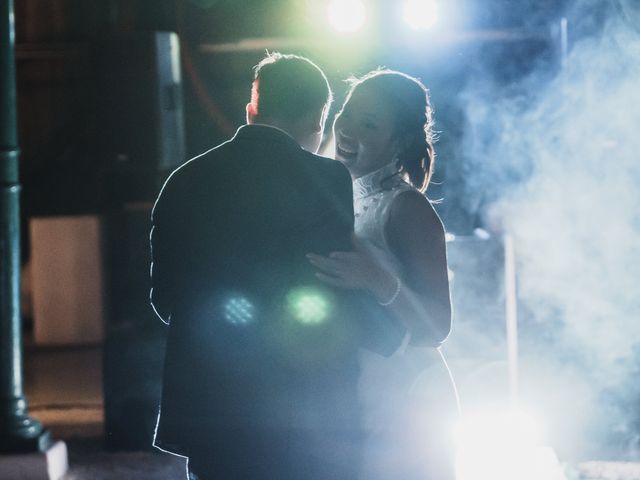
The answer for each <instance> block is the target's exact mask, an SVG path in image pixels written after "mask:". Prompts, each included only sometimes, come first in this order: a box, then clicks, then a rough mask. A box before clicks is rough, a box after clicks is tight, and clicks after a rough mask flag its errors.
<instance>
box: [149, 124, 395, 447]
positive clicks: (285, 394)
mask: <svg viewBox="0 0 640 480" xmlns="http://www.w3.org/2000/svg"><path fill="white" fill-rule="evenodd" d="M352 204H353V198H352V187H351V179H350V177H349V174H348V172H347V171H346V169H345V168H344V166H343V165H341V164H340V163H338V162H336V161H333V160H330V159H327V158H323V157H320V156H317V155H313V154H311V153H309V152H306V151H305V150H303V149H302V148H301V147H300V146H299V145H298V144H297V143H296V142H295V140H294V139H293V138H292V137H290V136H289V135H288V134H286V133H285V132H283V131H281V130H279V129H276V128H273V127H268V126H264V125H245V126H243V127H241V128H240V129H239V130H238V131H237V132H236V134H235V136H234V137H233V138H232V139H231V140H229V141H227V142H225V143H223V144H222V145H219V146H218V147H216V148H214V149H212V150H209V151H208V152H206V153H204V154H202V155H200V156H198V157H196V158H194V159H192V160H190V161H189V162H187V163H185V164H184V165H183V166H181V167H180V168H178V169H177V170H176V171H174V172H173V173H172V175H171V176H170V177H169V179H168V180H167V182H166V183H165V185H164V187H163V189H162V191H161V193H160V195H159V197H158V199H157V201H156V204H155V206H154V209H153V214H152V230H151V247H152V274H151V277H152V292H151V301H152V305H153V307H154V309H155V310H156V312H157V313H158V315H159V316H160V317H161V318H162V319H163V320H164V321H165V322H166V323H168V324H169V334H168V340H167V351H166V360H165V369H164V377H163V392H162V403H161V409H160V415H159V421H158V426H157V430H156V439H155V443H156V446H159V447H161V448H163V449H165V450H169V451H172V452H175V453H180V454H183V455H189V454H190V452H193V451H195V450H197V449H198V448H199V446H201V445H202V444H203V443H207V444H211V442H214V443H215V440H216V438H217V439H218V440H219V441H223V440H222V439H221V438H219V437H222V436H223V435H227V436H226V438H225V439H224V442H225V444H226V446H227V447H228V445H229V443H232V444H233V442H236V443H237V448H238V449H243V448H246V449H248V448H250V446H249V445H243V443H242V442H243V440H240V439H241V438H243V437H242V435H236V436H234V435H231V436H229V435H228V433H229V432H241V431H252V432H273V431H276V430H277V431H283V432H292V431H299V432H310V433H313V434H314V435H319V436H320V437H322V435H324V434H325V433H326V434H327V435H330V432H334V433H335V432H336V431H339V430H345V429H352V428H357V424H358V408H357V399H356V383H357V379H358V365H357V360H356V353H357V350H358V348H360V347H365V348H370V349H373V350H375V351H377V352H379V353H381V354H383V355H388V354H391V353H392V352H393V351H394V350H395V349H396V348H397V347H398V345H399V344H400V343H401V341H402V337H403V334H404V331H403V329H402V328H401V327H400V326H399V325H398V324H397V323H396V322H394V321H393V320H391V319H390V318H389V317H388V316H387V314H386V312H385V310H384V308H382V307H380V306H378V305H377V304H376V303H375V302H374V301H372V299H371V298H369V297H367V296H366V295H365V294H363V293H358V292H353V291H344V290H340V289H334V288H331V287H328V286H326V285H323V284H322V283H321V282H320V281H318V280H317V279H316V278H315V276H314V272H315V271H314V269H313V267H312V266H311V265H310V264H309V263H308V261H307V260H306V258H305V254H306V253H308V252H314V253H320V254H327V253H329V252H331V251H334V250H351V249H352V246H351V235H352V230H353V206H352ZM283 438H284V437H283ZM291 438H293V437H291ZM266 441H267V442H268V439H267V440H266Z"/></svg>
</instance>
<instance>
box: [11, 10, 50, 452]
mask: <svg viewBox="0 0 640 480" xmlns="http://www.w3.org/2000/svg"><path fill="white" fill-rule="evenodd" d="M14 49H15V33H14V13H13V0H0V452H36V451H44V450H45V449H46V448H48V446H49V445H50V442H51V440H50V435H49V433H48V432H47V431H45V430H43V428H42V425H41V424H40V423H39V422H37V421H36V420H34V419H32V418H31V417H29V414H28V412H27V401H26V398H25V396H24V393H23V386H22V326H21V317H20V197H19V195H20V183H19V181H18V154H19V151H18V145H17V144H18V141H17V138H18V134H17V130H18V129H17V115H16V78H15V52H14Z"/></svg>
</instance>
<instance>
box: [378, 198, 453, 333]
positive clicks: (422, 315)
mask: <svg viewBox="0 0 640 480" xmlns="http://www.w3.org/2000/svg"><path fill="white" fill-rule="evenodd" d="M385 235H386V236H387V243H388V245H389V247H390V249H391V251H392V253H393V254H394V255H395V256H396V258H397V259H398V260H399V262H400V266H401V271H400V281H401V283H402V285H401V287H400V291H399V293H398V295H397V298H396V299H395V300H394V301H393V302H392V303H391V304H390V305H389V306H388V308H389V309H391V310H392V312H393V313H394V315H395V316H396V317H397V318H398V320H400V321H402V322H403V323H404V324H405V326H406V327H407V329H408V330H409V331H410V332H411V337H412V338H411V343H413V344H430V345H439V344H440V343H442V342H443V341H444V340H445V339H446V338H447V336H448V335H449V332H450V330H451V299H450V295H449V278H448V269H447V254H446V244H445V233H444V227H443V226H442V222H441V221H440V218H439V217H438V215H437V213H436V211H435V210H434V208H433V207H432V206H431V204H430V202H429V200H427V199H426V198H425V197H424V196H422V195H421V194H419V193H418V192H413V191H409V192H404V193H402V194H400V195H398V196H397V197H396V198H395V200H394V202H393V203H392V205H391V206H390V211H389V217H388V220H387V223H386V225H385ZM393 293H394V292H391V293H389V297H387V298H391V296H392V295H393ZM383 301H384V300H383Z"/></svg>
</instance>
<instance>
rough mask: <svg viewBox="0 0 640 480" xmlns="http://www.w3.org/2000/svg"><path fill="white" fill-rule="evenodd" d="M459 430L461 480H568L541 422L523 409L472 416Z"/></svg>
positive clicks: (458, 461)
mask: <svg viewBox="0 0 640 480" xmlns="http://www.w3.org/2000/svg"><path fill="white" fill-rule="evenodd" d="M456 433H457V443H458V456H457V457H458V458H457V465H456V469H457V472H456V473H457V477H456V478H457V479H458V480H513V479H514V478H517V479H518V480H540V479H544V480H566V476H565V474H564V471H563V469H562V466H561V465H560V462H559V461H558V459H557V457H556V455H555V453H554V452H553V450H552V449H551V448H550V447H547V446H543V445H541V440H540V432H539V431H538V425H537V422H536V421H535V420H534V419H533V417H531V416H529V415H528V414H526V413H524V412H522V411H511V412H506V413H495V414H483V415H475V416H474V415H472V416H471V417H467V418H465V419H464V420H463V421H462V423H461V424H460V425H459V426H458V430H457V432H456Z"/></svg>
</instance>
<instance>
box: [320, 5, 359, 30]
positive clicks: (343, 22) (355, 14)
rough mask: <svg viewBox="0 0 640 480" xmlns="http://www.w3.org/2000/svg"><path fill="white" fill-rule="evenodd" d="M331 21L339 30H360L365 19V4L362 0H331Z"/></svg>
mask: <svg viewBox="0 0 640 480" xmlns="http://www.w3.org/2000/svg"><path fill="white" fill-rule="evenodd" d="M328 13H329V23H331V26H332V27H333V28H334V29H335V30H337V31H338V32H343V33H351V32H355V31H357V30H359V29H360V28H361V27H362V26H363V25H364V21H365V17H366V15H365V6H364V3H363V2H362V1H361V0H331V1H330V2H329V6H328Z"/></svg>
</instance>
